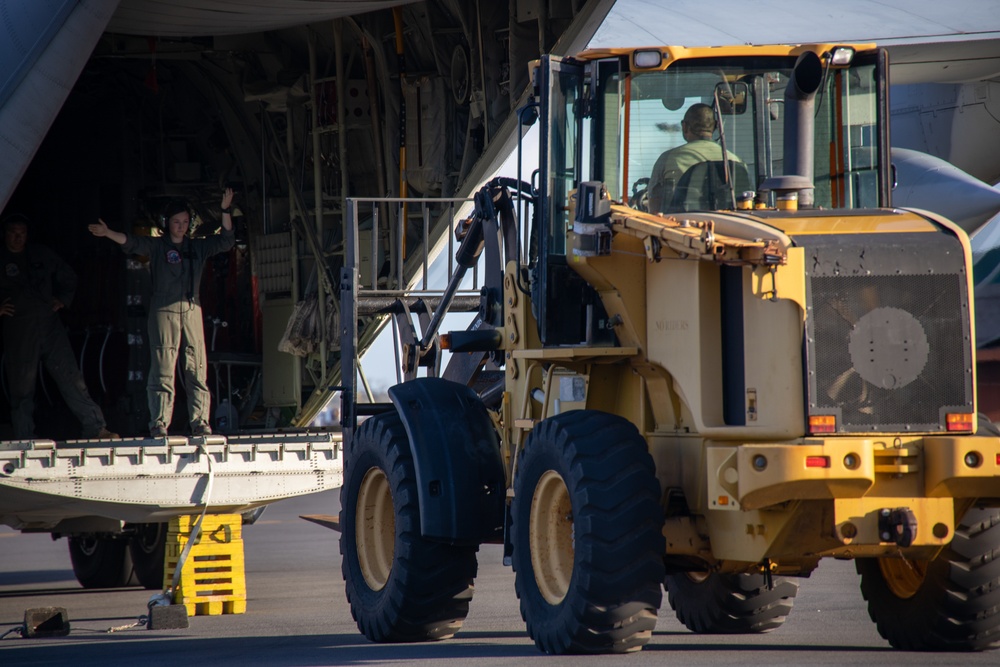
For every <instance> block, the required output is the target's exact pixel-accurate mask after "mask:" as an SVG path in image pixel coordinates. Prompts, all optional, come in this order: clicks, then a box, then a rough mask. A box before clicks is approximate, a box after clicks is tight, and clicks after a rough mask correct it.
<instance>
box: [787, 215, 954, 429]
mask: <svg viewBox="0 0 1000 667" xmlns="http://www.w3.org/2000/svg"><path fill="white" fill-rule="evenodd" d="M801 242H802V244H803V245H805V246H806V258H807V259H806V262H807V269H806V273H807V279H808V282H807V291H808V293H807V299H808V303H809V308H808V322H807V334H806V335H807V337H806V355H807V359H808V373H809V375H808V381H807V387H808V406H807V407H808V413H809V414H810V415H835V416H836V418H837V420H836V423H837V429H836V430H837V431H838V432H844V433H851V432H854V433H857V432H867V433H871V432H900V431H902V432H906V431H943V430H945V428H946V427H945V414H946V413H948V412H971V411H972V405H973V389H972V351H971V345H972V335H971V331H970V329H971V327H970V317H969V297H968V289H967V282H966V273H965V259H964V258H965V255H964V253H963V251H962V247H961V244H960V243H959V241H958V240H957V239H955V238H954V237H951V236H946V235H944V234H934V233H923V234H919V233H913V234H876V235H852V236H851V237H844V236H814V237H806V238H804V239H802V240H801Z"/></svg>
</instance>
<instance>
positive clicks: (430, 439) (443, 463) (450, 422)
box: [389, 378, 506, 544]
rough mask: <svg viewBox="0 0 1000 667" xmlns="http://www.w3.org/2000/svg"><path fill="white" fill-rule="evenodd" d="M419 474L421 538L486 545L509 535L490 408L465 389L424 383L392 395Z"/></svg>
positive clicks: (434, 381) (411, 384)
mask: <svg viewBox="0 0 1000 667" xmlns="http://www.w3.org/2000/svg"><path fill="white" fill-rule="evenodd" d="M389 398H390V399H392V402H393V404H394V405H395V406H396V411H397V412H398V413H399V417H400V419H401V420H402V421H403V427H404V428H405V429H406V435H407V437H408V438H409V440H410V450H411V452H412V453H413V462H414V464H415V468H416V475H417V480H416V482H417V498H418V500H419V505H420V534H421V535H422V536H423V537H425V538H430V539H438V540H443V541H446V542H451V543H477V544H478V543H480V542H484V541H489V540H493V539H496V538H499V537H500V536H501V535H502V534H503V514H504V488H505V484H506V482H505V478H504V469H503V462H502V460H501V458H500V444H499V439H498V437H497V433H496V430H495V429H494V428H493V422H492V420H491V419H490V417H489V414H488V413H487V412H486V406H484V405H483V402H482V401H481V400H480V399H479V396H478V395H477V394H476V393H475V392H474V391H472V390H471V389H470V388H469V387H466V386H465V385H462V384H458V383H457V382H451V381H449V380H442V379H440V378H418V379H416V380H410V381H409V382H404V383H402V384H397V385H396V386H394V387H392V388H390V389H389Z"/></svg>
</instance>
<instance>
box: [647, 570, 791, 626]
mask: <svg viewBox="0 0 1000 667" xmlns="http://www.w3.org/2000/svg"><path fill="white" fill-rule="evenodd" d="M664 585H665V586H666V587H667V598H668V600H669V601H670V607H671V609H673V610H674V613H675V614H676V615H677V620H679V621H680V622H681V623H683V624H684V625H685V626H686V627H687V629H688V630H690V631H691V632H697V633H700V634H711V635H721V634H752V633H764V632H770V631H771V630H776V629H777V628H779V627H781V625H782V624H783V623H784V622H785V619H787V618H788V614H789V613H790V612H791V611H792V605H793V604H795V595H796V594H797V593H798V592H799V584H798V582H797V581H792V580H790V579H786V578H784V577H773V578H772V586H771V587H770V588H769V587H768V586H767V582H766V581H765V578H764V576H763V575H760V574H719V573H715V572H713V573H710V574H707V575H705V574H698V573H690V574H689V573H681V574H670V575H667V577H666V579H665V580H664Z"/></svg>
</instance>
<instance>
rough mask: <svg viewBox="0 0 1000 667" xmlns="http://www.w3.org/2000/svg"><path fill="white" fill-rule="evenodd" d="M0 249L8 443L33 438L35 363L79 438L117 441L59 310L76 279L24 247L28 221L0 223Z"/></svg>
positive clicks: (46, 255) (54, 260) (39, 250)
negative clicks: (53, 384)
mask: <svg viewBox="0 0 1000 667" xmlns="http://www.w3.org/2000/svg"><path fill="white" fill-rule="evenodd" d="M3 234H4V243H3V247H2V248H0V267H2V269H3V270H2V271H0V299H2V300H3V302H2V304H0V315H3V316H5V320H4V324H3V346H4V353H5V357H4V366H5V368H6V371H7V386H8V387H9V389H10V416H11V423H12V425H13V427H14V438H16V439H18V440H28V439H31V438H34V437H35V418H34V412H35V382H36V381H37V380H38V362H39V361H41V362H42V363H43V364H45V370H47V371H48V372H49V375H51V376H52V378H53V379H54V380H55V381H56V386H58V387H59V392H60V393H61V394H62V397H63V399H65V401H66V405H67V406H68V407H69V409H70V410H71V411H72V412H73V414H74V415H76V418H77V419H79V420H80V424H81V427H82V435H83V437H84V438H117V437H118V435H117V434H115V433H112V432H110V431H109V430H108V429H107V425H106V424H105V422H104V413H102V412H101V408H100V407H99V406H98V405H97V403H95V402H94V399H93V398H91V397H90V392H88V391H87V384H86V382H84V380H83V374H82V373H81V372H80V368H79V366H77V364H76V359H75V358H74V356H73V349H72V348H71V347H70V344H69V338H68V337H67V336H66V329H65V327H64V326H63V323H62V321H61V320H60V319H59V311H60V310H62V309H63V308H65V307H66V306H68V305H69V304H70V302H71V301H72V300H73V294H74V293H75V292H76V274H75V273H73V269H71V268H70V266H69V264H67V263H66V262H64V261H63V259H62V258H61V257H59V255H57V254H56V253H54V252H52V250H50V249H49V248H47V247H45V246H43V245H38V244H37V243H28V218H26V217H25V216H23V215H11V216H8V217H6V218H4V220H3Z"/></svg>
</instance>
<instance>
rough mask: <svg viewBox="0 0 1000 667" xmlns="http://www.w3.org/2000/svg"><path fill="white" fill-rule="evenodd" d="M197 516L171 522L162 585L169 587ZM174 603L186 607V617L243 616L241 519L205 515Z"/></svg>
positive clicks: (233, 516) (244, 593)
mask: <svg viewBox="0 0 1000 667" xmlns="http://www.w3.org/2000/svg"><path fill="white" fill-rule="evenodd" d="M196 518H197V517H194V516H180V517H175V518H173V519H171V520H170V527H169V529H168V532H167V549H166V556H165V561H164V567H163V586H164V588H166V587H168V586H171V585H172V584H173V580H174V571H175V570H176V569H177V561H178V560H179V558H180V555H181V552H182V551H183V550H184V547H185V545H186V544H187V543H188V541H190V539H191V526H192V524H193V523H194V522H195V520H196ZM174 604H183V605H184V606H185V607H187V612H188V615H189V616H196V615H198V616H217V615H219V614H242V613H245V612H246V610H247V586H246V572H245V567H244V561H243V520H242V517H241V516H240V515H239V514H207V515H205V519H204V520H203V521H202V525H201V533H200V535H198V538H197V541H196V542H195V543H194V544H193V545H192V546H191V551H190V552H188V555H187V559H186V560H185V562H184V565H183V568H182V569H181V577H180V582H179V583H178V585H177V589H176V590H175V591H174Z"/></svg>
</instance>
